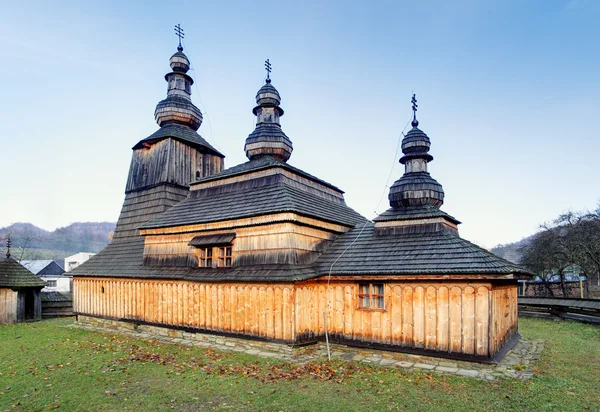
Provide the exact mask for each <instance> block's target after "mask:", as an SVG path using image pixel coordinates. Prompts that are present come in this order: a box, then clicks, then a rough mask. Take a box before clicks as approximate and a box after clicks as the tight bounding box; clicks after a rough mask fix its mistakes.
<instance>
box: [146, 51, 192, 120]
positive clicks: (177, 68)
mask: <svg viewBox="0 0 600 412" xmlns="http://www.w3.org/2000/svg"><path fill="white" fill-rule="evenodd" d="M169 62H170V65H171V70H173V71H172V72H171V73H167V74H166V75H165V80H166V81H167V83H168V88H167V98H166V99H165V100H162V101H160V102H159V103H158V104H157V105H156V110H155V111H154V118H155V119H156V123H158V125H159V126H160V127H162V126H164V125H167V124H181V125H185V126H189V127H191V128H192V129H194V130H198V128H199V127H200V125H201V124H202V113H201V112H200V109H198V108H197V107H196V106H194V104H193V103H192V100H191V94H192V85H193V84H194V80H193V79H192V78H191V77H190V76H188V75H187V72H188V70H189V69H190V61H189V59H188V58H187V56H186V55H185V54H184V53H183V47H181V45H179V47H178V48H177V53H175V54H174V55H172V56H171V58H170V59H169Z"/></svg>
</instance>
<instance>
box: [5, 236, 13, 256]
mask: <svg viewBox="0 0 600 412" xmlns="http://www.w3.org/2000/svg"><path fill="white" fill-rule="evenodd" d="M11 244H12V241H11V240H10V236H9V237H8V239H6V258H9V257H10V246H11Z"/></svg>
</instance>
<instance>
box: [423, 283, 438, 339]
mask: <svg viewBox="0 0 600 412" xmlns="http://www.w3.org/2000/svg"><path fill="white" fill-rule="evenodd" d="M425 311H426V312H425V348H427V349H437V344H438V343H437V289H436V288H435V287H433V286H428V287H427V290H426V292H425Z"/></svg>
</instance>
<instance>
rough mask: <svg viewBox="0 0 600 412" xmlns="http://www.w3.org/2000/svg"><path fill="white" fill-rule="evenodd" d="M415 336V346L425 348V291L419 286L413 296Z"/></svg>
mask: <svg viewBox="0 0 600 412" xmlns="http://www.w3.org/2000/svg"><path fill="white" fill-rule="evenodd" d="M413 319H414V331H413V333H414V335H413V344H414V346H415V347H417V348H423V347H424V346H425V289H424V288H423V286H417V287H416V288H415V292H414V295H413Z"/></svg>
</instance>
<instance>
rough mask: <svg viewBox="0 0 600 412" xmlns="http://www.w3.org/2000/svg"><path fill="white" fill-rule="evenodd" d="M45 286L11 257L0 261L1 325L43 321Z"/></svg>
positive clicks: (44, 283)
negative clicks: (43, 293)
mask: <svg viewBox="0 0 600 412" xmlns="http://www.w3.org/2000/svg"><path fill="white" fill-rule="evenodd" d="M45 285H46V282H44V281H43V280H41V279H40V278H38V277H37V276H35V275H34V274H33V273H31V272H30V271H28V270H27V269H25V268H24V267H23V266H21V264H20V263H19V262H17V261H16V260H14V259H13V258H11V257H10V256H9V257H7V258H5V259H2V260H0V324H7V323H19V322H27V321H36V320H41V319H42V303H41V300H40V291H41V290H42V288H43V287H44V286H45Z"/></svg>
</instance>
